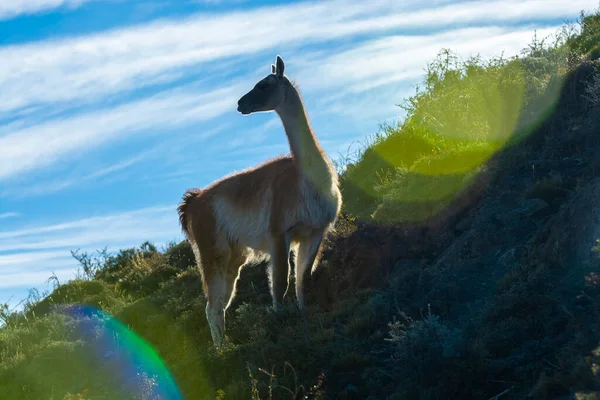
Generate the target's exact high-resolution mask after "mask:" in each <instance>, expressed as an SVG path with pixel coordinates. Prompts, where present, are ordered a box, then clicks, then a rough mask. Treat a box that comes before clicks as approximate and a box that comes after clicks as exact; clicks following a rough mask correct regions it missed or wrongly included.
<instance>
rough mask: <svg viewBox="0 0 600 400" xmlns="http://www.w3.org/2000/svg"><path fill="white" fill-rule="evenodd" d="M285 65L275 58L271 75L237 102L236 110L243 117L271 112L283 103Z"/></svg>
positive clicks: (286, 81)
mask: <svg viewBox="0 0 600 400" xmlns="http://www.w3.org/2000/svg"><path fill="white" fill-rule="evenodd" d="M284 68H285V65H284V64H283V60H282V59H281V57H279V56H277V61H276V62H275V65H271V73H270V74H269V75H267V76H266V77H265V78H263V79H261V80H260V81H258V83H257V84H256V85H255V86H254V87H253V88H252V90H251V91H249V92H248V93H246V94H245V95H244V96H242V98H241V99H239V101H238V108H237V110H238V111H239V112H241V113H242V114H243V115H248V114H251V113H255V112H264V111H272V110H275V109H276V108H277V106H279V105H280V104H282V103H283V102H284V101H285V94H286V89H287V87H288V85H289V84H290V82H289V80H288V79H287V78H286V77H285V76H283V70H284Z"/></svg>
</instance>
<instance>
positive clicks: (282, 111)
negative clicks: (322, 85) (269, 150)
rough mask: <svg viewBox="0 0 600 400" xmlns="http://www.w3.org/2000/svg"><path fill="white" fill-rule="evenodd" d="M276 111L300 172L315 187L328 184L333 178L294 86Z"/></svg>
mask: <svg viewBox="0 0 600 400" xmlns="http://www.w3.org/2000/svg"><path fill="white" fill-rule="evenodd" d="M275 111H276V112H277V114H278V115H279V118H281V122H283V127H284V129H285V133H286V135H287V138H288V141H289V144H290V150H291V152H292V157H293V158H294V160H295V162H296V165H298V167H299V168H300V172H301V173H302V174H303V175H304V176H305V177H306V178H309V179H311V180H312V181H313V182H315V183H316V184H317V185H318V186H321V185H331V183H332V179H335V177H333V176H332V169H331V167H330V163H329V160H328V159H327V157H326V156H325V153H324V152H323V149H322V148H321V146H320V145H319V143H318V141H317V139H316V137H315V135H314V133H313V131H312V128H311V126H310V123H309V122H308V117H307V115H306V110H305V109H304V104H303V103H302V99H301V98H300V94H299V93H298V91H297V90H296V88H295V87H294V86H293V85H291V84H290V85H289V87H288V89H287V94H286V101H285V102H284V103H283V104H282V105H280V106H279V107H277V109H276V110H275ZM324 189H325V188H324Z"/></svg>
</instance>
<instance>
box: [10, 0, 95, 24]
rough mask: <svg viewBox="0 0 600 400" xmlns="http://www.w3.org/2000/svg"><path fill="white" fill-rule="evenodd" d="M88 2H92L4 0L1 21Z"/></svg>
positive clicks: (73, 0) (81, 0)
mask: <svg viewBox="0 0 600 400" xmlns="http://www.w3.org/2000/svg"><path fill="white" fill-rule="evenodd" d="M88 1H90V0H4V1H2V2H0V20H3V19H10V18H14V17H16V16H19V15H23V14H37V13H40V12H44V11H48V10H51V9H55V8H76V7H79V6H81V5H82V4H83V3H86V2H88Z"/></svg>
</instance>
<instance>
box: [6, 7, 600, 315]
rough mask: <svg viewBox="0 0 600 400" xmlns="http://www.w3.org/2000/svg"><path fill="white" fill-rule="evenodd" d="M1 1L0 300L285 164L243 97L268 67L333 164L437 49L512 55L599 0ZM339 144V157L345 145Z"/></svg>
mask: <svg viewBox="0 0 600 400" xmlns="http://www.w3.org/2000/svg"><path fill="white" fill-rule="evenodd" d="M3 3H4V4H2V5H0V59H1V60H2V63H0V88H1V89H2V90H0V303H2V302H10V304H12V305H15V304H16V303H17V302H18V301H19V300H21V299H22V298H24V297H25V296H26V295H27V290H28V289H29V288H34V287H35V288H37V289H39V290H40V291H43V290H45V289H48V286H47V285H46V284H45V282H46V280H47V279H48V277H49V276H50V275H51V274H52V272H54V273H55V274H56V275H57V276H58V277H59V279H61V280H63V281H64V280H67V279H70V278H72V277H73V276H74V273H75V269H76V268H77V263H76V262H75V260H74V259H73V258H72V257H71V255H70V250H75V249H78V248H79V249H81V250H82V251H90V252H91V251H94V250H98V249H101V248H103V247H105V246H108V250H109V251H113V252H114V251H117V250H118V249H119V248H124V247H130V246H135V245H139V244H141V243H142V242H143V241H145V240H150V241H152V242H154V243H155V244H157V245H159V246H160V245H164V244H166V243H167V242H169V241H173V240H175V241H179V240H181V239H182V238H183V237H182V235H181V233H180V229H179V226H178V221H177V214H176V210H175V207H176V205H177V203H178V202H179V199H180V198H181V195H182V193H183V192H184V191H185V190H186V189H187V188H191V187H202V186H204V185H206V184H208V183H210V182H211V181H213V180H215V179H218V178H220V177H221V176H223V175H225V174H228V173H230V172H232V171H236V170H241V169H244V168H247V167H250V166H253V165H255V164H257V163H259V162H262V161H264V160H265V159H267V158H270V157H273V156H277V155H279V154H282V153H285V152H287V151H288V148H287V142H286V139H285V135H284V133H283V130H282V127H281V124H280V122H279V120H278V119H277V118H276V116H275V115H274V114H272V113H266V114H256V115H251V116H249V117H243V116H241V115H240V114H239V113H237V112H236V102H237V100H238V98H239V97H241V96H242V95H243V94H244V93H246V92H247V91H248V90H249V89H251V87H252V86H253V85H254V84H255V83H256V82H257V81H258V80H259V79H260V78H262V77H264V76H265V75H266V74H267V73H269V71H270V64H271V63H272V62H274V60H275V56H276V55H277V54H280V55H281V56H282V57H283V59H284V60H285V62H286V74H287V75H288V76H290V77H291V78H293V79H295V81H296V82H297V84H298V85H299V87H300V90H301V92H302V94H303V97H304V100H305V103H306V106H307V109H308V113H309V117H310V119H311V122H312V125H313V128H314V129H315V131H316V134H317V137H318V139H319V140H320V141H321V143H322V144H323V146H324V148H325V150H326V151H327V152H328V153H329V155H330V157H331V158H333V159H334V160H335V159H339V157H340V155H341V154H343V153H345V152H346V151H347V149H348V147H349V146H350V145H351V144H353V143H356V142H360V141H362V140H364V139H365V138H366V136H368V135H370V134H373V133H375V132H376V131H377V130H378V127H379V125H380V124H381V123H384V122H392V121H394V120H397V119H398V118H401V117H402V113H401V110H400V109H399V108H398V107H397V106H396V104H399V103H401V102H402V100H403V99H404V98H405V97H407V96H408V95H410V94H412V93H413V92H414V86H415V84H417V83H419V82H420V79H421V78H422V77H423V70H424V68H425V66H426V64H427V62H429V61H431V60H432V59H433V58H434V57H435V55H436V54H437V52H438V51H439V50H441V49H442V48H450V49H452V50H454V51H456V52H458V53H459V54H460V55H461V56H463V57H465V58H466V57H468V56H470V55H476V54H480V55H481V56H483V57H490V56H493V55H499V53H500V52H501V51H504V54H505V55H514V54H518V53H519V52H520V50H521V49H522V48H524V47H525V46H526V45H527V44H528V43H529V41H530V40H531V38H532V36H533V34H534V30H536V29H537V31H538V35H539V36H545V35H548V34H553V33H555V32H556V30H557V29H558V28H559V27H560V25H561V24H562V23H563V22H564V21H566V20H568V21H575V19H576V18H577V17H578V14H579V12H580V10H582V9H583V10H594V9H596V8H597V7H598V2H597V0H570V1H564V0H492V1H445V0H436V1H430V2H420V1H414V0H407V1H402V0H389V1H382V0H369V1H368V2H364V1H359V0H333V1H322V2H309V1H296V2H293V1H283V2H276V1H273V0H269V1H248V0H204V1H202V0H196V1H192V0H173V1H162V0H11V1H10V2H3ZM351 149H352V148H351Z"/></svg>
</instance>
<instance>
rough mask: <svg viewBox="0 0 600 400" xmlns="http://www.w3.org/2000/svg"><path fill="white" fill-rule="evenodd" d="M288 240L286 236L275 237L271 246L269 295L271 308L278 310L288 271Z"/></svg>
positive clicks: (285, 286)
mask: <svg viewBox="0 0 600 400" xmlns="http://www.w3.org/2000/svg"><path fill="white" fill-rule="evenodd" d="M289 254H290V238H289V236H288V235H287V234H281V235H277V236H276V237H274V238H273V242H272V244H271V295H272V296H273V307H274V308H275V309H277V308H280V307H281V305H282V303H283V296H284V294H285V291H286V288H287V285H286V284H287V276H288V271H289V269H290V263H289Z"/></svg>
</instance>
